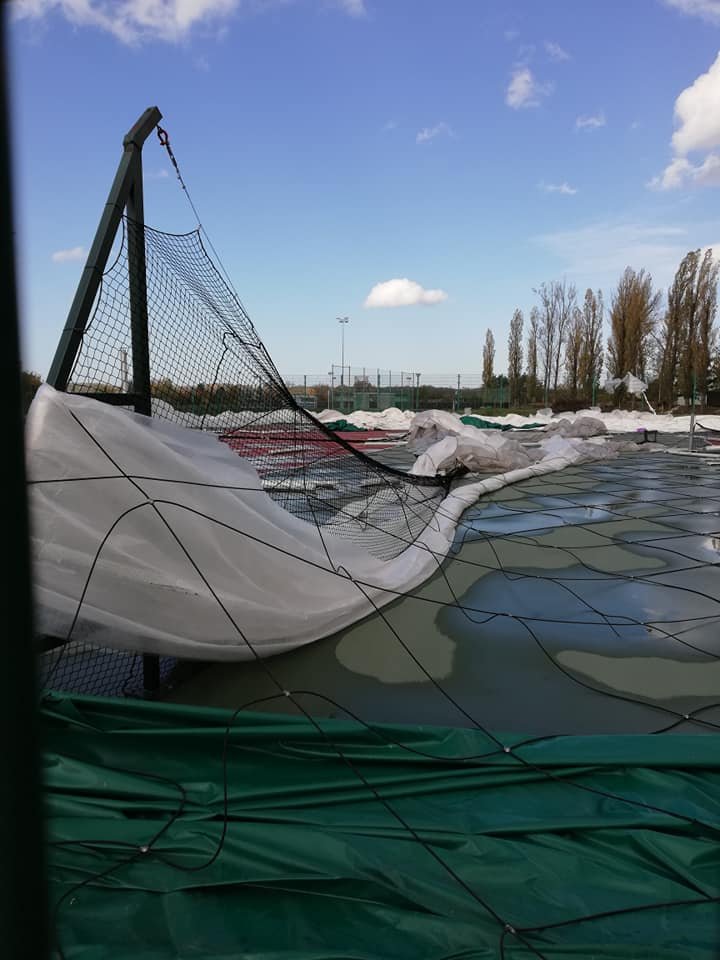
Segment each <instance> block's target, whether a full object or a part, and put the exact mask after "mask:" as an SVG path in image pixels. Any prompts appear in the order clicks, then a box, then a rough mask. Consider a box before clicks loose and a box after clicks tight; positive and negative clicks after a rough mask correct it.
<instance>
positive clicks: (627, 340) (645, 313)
mask: <svg viewBox="0 0 720 960" xmlns="http://www.w3.org/2000/svg"><path fill="white" fill-rule="evenodd" d="M661 296H662V294H661V292H660V290H654V289H653V282H652V277H651V276H650V274H649V273H646V272H645V270H640V271H639V272H637V273H636V272H635V270H633V269H632V267H626V268H625V272H624V273H623V275H622V276H621V277H620V280H619V281H618V285H617V289H616V290H615V293H614V294H613V298H612V305H611V307H610V338H609V339H608V357H607V359H608V368H609V371H610V375H611V376H612V377H624V376H625V374H626V373H634V374H635V375H636V376H638V377H640V378H642V379H644V378H645V375H646V366H647V362H648V359H649V354H650V349H649V343H650V338H651V336H652V334H653V329H654V327H655V323H656V319H657V310H658V306H659V304H660V298H661Z"/></svg>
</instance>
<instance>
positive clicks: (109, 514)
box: [26, 386, 652, 660]
mask: <svg viewBox="0 0 720 960" xmlns="http://www.w3.org/2000/svg"><path fill="white" fill-rule="evenodd" d="M470 429H473V430H474V428H470ZM475 433H476V434H478V438H476V439H478V440H479V443H481V444H482V445H483V448H484V452H485V454H486V455H487V456H488V457H493V458H495V459H494V460H493V463H494V464H496V465H497V468H498V469H502V466H501V464H518V463H520V458H519V453H518V449H517V447H518V446H519V445H516V441H514V440H511V439H510V438H507V437H503V436H502V434H500V433H499V432H492V437H491V436H490V435H489V433H483V432H481V431H477V430H475ZM449 439H450V444H451V445H452V444H454V454H452V456H453V457H454V456H455V455H456V454H458V455H459V456H460V457H461V458H463V459H461V461H460V462H462V463H464V464H466V463H472V462H473V457H476V456H478V455H479V447H478V446H477V445H473V443H470V442H469V441H468V440H467V438H466V437H464V436H463V437H461V438H457V437H456V438H449ZM442 442H445V441H442ZM26 445H27V461H28V475H29V479H30V506H31V515H32V527H31V529H32V541H33V555H34V556H33V567H34V570H33V577H34V587H35V599H36V608H37V620H36V627H37V629H38V632H40V633H44V634H49V635H50V636H54V637H58V638H60V639H61V640H63V639H68V638H69V639H80V640H85V641H89V642H91V643H94V644H97V645H99V646H106V647H111V648H116V649H121V650H133V651H140V652H144V653H157V654H161V655H165V656H175V657H183V658H198V659H207V660H249V659H253V658H254V657H267V656H272V655H274V654H277V653H282V652H284V651H287V650H291V649H293V648H295V647H298V646H301V645H302V644H306V643H310V642H311V641H313V640H316V639H319V638H321V637H325V636H329V635H331V634H333V633H336V632H337V631H338V630H341V629H343V628H344V627H346V626H349V625H350V624H351V623H354V622H355V621H357V620H360V619H362V618H363V617H366V616H368V615H369V614H371V613H373V612H374V611H375V610H376V609H377V608H378V607H382V606H383V605H385V604H387V603H389V602H390V601H392V600H394V599H396V598H397V596H398V594H401V593H404V592H407V591H411V590H413V589H414V588H416V587H417V586H419V585H420V584H421V583H422V582H423V581H424V580H426V579H427V578H428V577H429V576H430V575H431V574H433V573H435V572H436V571H437V568H438V562H439V561H441V560H442V559H443V558H444V557H445V555H446V554H447V552H448V550H449V548H450V545H451V543H452V541H453V538H454V534H455V528H456V525H457V522H458V520H459V518H460V516H461V514H462V513H463V511H464V510H465V509H466V508H467V507H468V506H470V505H471V504H473V503H475V502H476V500H477V499H478V497H480V496H482V495H483V494H485V493H489V492H491V491H494V490H499V489H500V488H501V487H504V486H505V485H507V484H508V483H513V482H515V481H517V480H522V479H526V478H528V477H532V476H538V475H541V474H545V473H550V472H553V471H555V470H560V469H562V468H563V467H564V466H567V465H568V464H569V463H572V462H577V461H578V459H579V458H581V457H592V456H597V457H598V458H600V457H604V456H608V455H610V451H609V450H605V449H603V446H602V441H600V444H598V443H597V441H592V440H590V441H582V440H572V439H567V438H562V437H557V436H556V437H549V438H547V439H546V441H545V443H544V447H543V454H544V455H543V459H542V460H541V461H540V462H538V463H530V462H528V461H529V459H530V457H531V456H532V453H528V452H527V451H525V450H521V451H520V452H522V453H523V455H524V456H525V457H526V460H525V465H523V466H516V467H514V468H508V469H505V470H504V472H495V473H494V475H493V476H489V477H485V478H482V479H477V480H471V481H470V482H468V481H467V480H464V481H462V482H459V483H456V484H454V485H453V486H452V488H451V490H450V492H449V493H448V494H447V496H446V497H445V498H444V499H443V500H442V502H441V504H440V507H439V509H438V510H437V511H436V512H435V514H434V516H433V518H432V520H431V522H430V523H429V524H428V526H427V527H426V529H425V531H424V532H423V533H422V534H421V536H420V537H418V538H417V539H416V540H414V541H413V542H410V541H409V542H408V545H407V547H406V549H405V550H403V551H402V553H400V554H399V555H398V556H397V557H395V558H393V559H391V560H386V561H383V560H379V559H378V558H377V557H375V556H373V555H372V554H371V553H370V552H369V551H367V550H366V549H364V547H363V545H362V536H361V533H362V531H363V530H365V529H366V530H368V531H369V535H371V536H374V535H375V531H376V530H377V528H378V527H380V526H381V525H382V522H383V511H384V510H385V509H386V501H385V500H384V499H383V498H382V497H380V498H378V502H377V506H376V507H374V506H373V504H372V501H371V504H370V507H369V509H368V511H367V512H366V513H364V514H363V517H362V520H361V521H358V522H357V524H356V526H357V530H356V529H355V527H353V539H352V540H350V539H348V538H346V537H345V536H340V535H338V534H336V533H332V532H330V531H329V530H328V529H325V528H322V527H317V526H316V525H315V524H311V523H307V522H305V521H304V520H301V519H299V518H297V517H295V516H293V515H292V514H290V513H288V512H287V511H286V510H284V509H283V508H282V507H281V506H280V505H279V504H278V503H276V502H275V501H274V500H272V499H271V497H270V496H269V495H268V494H267V493H266V492H265V491H264V489H263V488H262V484H261V483H260V480H259V477H258V475H257V473H256V471H255V470H254V469H253V467H252V466H251V465H250V464H249V463H248V462H247V461H244V460H243V459H242V458H241V457H239V456H237V455H236V454H235V453H234V452H233V451H231V450H230V449H229V448H228V447H227V446H226V445H224V444H222V443H220V442H219V441H218V440H217V437H216V436H214V435H211V434H208V433H205V432H203V431H200V430H190V429H186V428H183V427H179V426H176V425H174V424H171V423H168V422H166V421H163V420H161V419H155V418H148V417H143V416H139V415H137V414H133V413H130V412H128V411H126V410H123V409H121V408H117V407H113V406H110V405H108V404H104V403H101V402H99V401H96V400H90V399H88V398H86V397H80V396H73V395H72V394H64V393H58V392H56V391H55V390H53V389H52V388H51V387H48V386H43V387H41V388H40V390H39V391H38V393H37V395H36V397H35V400H34V401H33V404H32V406H31V409H30V412H29V414H28V419H27V423H26ZM651 446H652V445H645V447H644V449H649V448H650V447H651ZM588 448H591V449H588ZM640 449H643V448H642V447H641V448H640ZM428 454H432V449H431V450H429V451H428ZM503 458H504V459H503ZM478 462H479V461H478ZM487 462H488V463H489V462H490V460H488V461H487ZM408 495H409V497H410V499H411V500H412V499H413V498H416V499H417V502H418V503H421V502H422V501H423V500H424V499H425V498H426V496H427V488H425V487H418V488H415V489H412V490H410V491H409V493H408ZM408 506H409V507H410V509H412V507H413V504H412V502H410V503H409V504H408ZM374 511H375V512H374ZM353 522H354V521H353V520H352V518H351V519H349V520H348V524H352V523H353ZM346 532H347V531H346Z"/></svg>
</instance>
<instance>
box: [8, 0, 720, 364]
mask: <svg viewBox="0 0 720 960" xmlns="http://www.w3.org/2000/svg"><path fill="white" fill-rule="evenodd" d="M11 7H13V8H14V9H13V13H12V16H11V24H10V30H9V35H10V54H11V80H12V85H13V86H12V96H13V103H12V106H13V119H14V159H15V186H16V218H17V237H18V260H19V267H20V278H21V307H22V316H23V331H24V349H25V366H26V367H29V368H32V369H35V370H37V371H39V372H40V373H42V374H43V375H44V374H45V373H46V372H47V369H48V366H49V363H50V360H51V358H52V355H53V352H54V349H55V345H56V342H57V339H58V336H59V333H60V330H61V329H62V326H63V323H64V320H65V315H66V313H67V308H68V306H69V304H70V301H71V299H72V295H73V293H74V290H75V286H76V284H77V281H78V277H79V275H80V273H81V270H82V266H83V260H82V251H83V250H87V248H88V246H89V244H90V242H91V240H92V237H93V234H94V231H95V227H96V224H97V221H98V218H99V216H100V213H101V209H102V206H103V204H104V202H105V198H106V195H107V191H108V188H109V185H110V182H111V180H112V177H113V174H114V171H115V167H116V165H117V162H118V159H119V155H120V144H121V141H122V137H123V135H124V133H125V132H126V130H127V129H128V128H129V127H130V126H131V125H132V123H133V122H134V120H135V119H136V118H137V116H139V115H140V113H141V112H142V111H143V109H144V108H145V107H146V106H149V105H152V104H156V105H157V106H159V108H160V110H161V111H162V112H163V114H164V121H163V125H164V126H165V127H166V128H167V130H168V131H169V133H170V137H171V140H172V144H173V147H174V149H175V152H176V155H177V157H178V160H179V162H180V165H181V168H182V171H183V174H184V176H185V179H186V181H187V183H188V186H189V188H190V191H191V194H192V196H193V199H194V200H195V203H196V205H197V207H198V208H199V211H200V214H201V216H202V220H203V223H204V225H205V227H206V229H207V230H208V232H209V234H210V236H211V238H212V240H213V243H214V244H215V246H216V248H217V249H218V251H219V252H220V255H221V257H222V259H223V262H224V264H225V266H226V268H227V270H228V272H229V273H230V275H231V276H232V278H233V282H234V284H235V286H236V288H237V289H238V291H239V293H240V295H241V296H242V298H243V301H244V303H245V305H246V307H247V308H248V311H249V312H250V314H251V316H252V317H253V320H254V322H255V324H256V326H257V327H258V329H259V331H260V333H261V335H262V336H263V338H264V339H265V342H266V344H267V346H268V348H269V350H270V352H271V354H272V356H273V357H274V359H275V362H276V364H277V366H278V367H279V369H280V370H281V372H283V373H285V374H291V373H308V374H314V373H325V372H326V371H327V370H328V369H329V364H330V363H331V362H339V356H340V336H339V328H338V324H337V321H336V317H337V316H338V315H348V316H350V318H351V322H350V324H349V326H348V330H347V338H346V362H348V361H350V362H352V363H353V365H358V366H363V365H367V366H368V367H378V366H379V367H383V368H388V367H391V368H393V369H396V370H400V369H404V370H420V371H423V372H443V373H455V372H460V373H470V372H477V371H479V370H480V368H481V363H482V359H481V358H482V345H483V341H484V336H485V330H486V329H487V328H488V327H491V328H492V329H493V331H494V333H495V338H496V341H497V345H498V350H497V360H496V367H497V368H500V369H502V368H503V367H504V364H505V362H506V343H505V341H506V339H507V329H508V325H509V321H510V318H511V316H512V312H513V310H514V308H515V307H520V308H521V309H523V310H524V311H525V313H526V315H527V311H528V310H529V308H530V306H531V305H532V304H533V302H534V296H533V287H536V286H537V285H538V284H539V283H541V282H542V281H549V280H552V279H561V278H563V277H566V278H567V279H568V280H569V281H572V282H574V283H576V284H577V286H578V288H579V290H580V291H581V292H583V291H584V290H585V288H586V287H587V286H588V285H590V286H593V287H595V288H597V287H601V288H602V289H603V290H604V291H606V293H607V295H608V297H609V293H610V291H611V288H612V286H613V284H614V283H615V281H616V280H617V278H618V276H619V274H620V273H621V271H622V270H623V269H624V267H625V266H627V265H629V266H633V267H636V268H640V267H645V268H647V269H649V270H650V271H651V272H652V273H653V276H654V278H655V279H656V282H657V284H658V285H659V286H661V287H663V288H666V287H667V284H668V283H669V281H670V280H671V279H672V275H673V272H674V270H675V268H676V266H677V264H678V262H679V260H680V259H681V257H682V256H683V255H684V254H685V253H686V252H687V251H688V250H689V249H692V248H695V247H701V246H710V245H712V246H717V248H718V250H719V251H720V202H719V201H720V159H719V158H718V155H719V154H720V61H718V63H717V65H716V59H717V58H718V52H719V51H720V0H594V2H590V0H587V2H577V0H546V2H542V3H540V2H537V0H443V2H439V0H244V2H243V0H114V2H109V0H108V2H106V0H15V2H14V3H13V4H11ZM144 162H145V171H146V176H147V179H146V201H145V203H146V220H147V222H148V223H150V224H152V225H153V226H156V227H158V228H161V229H167V230H173V231H181V230H187V229H192V228H193V227H194V226H195V225H196V224H195V220H194V218H193V215H192V213H191V211H190V210H189V208H188V206H187V204H186V202H185V200H184V197H183V195H182V193H181V191H180V189H179V186H178V183H177V181H176V180H175V178H174V176H173V175H172V174H171V171H170V167H169V164H168V162H167V158H166V156H165V155H164V154H163V153H162V151H161V150H160V147H159V145H158V144H157V142H156V141H155V140H154V139H152V140H150V141H148V144H147V146H146V148H145V154H144ZM405 279H407V280H409V281H411V282H410V283H409V284H404V283H395V284H391V285H389V286H381V287H378V285H379V284H385V283H386V282H387V281H392V280H395V281H402V280H405ZM373 288H376V289H375V290H374V291H373ZM371 291H373V293H372V296H370V295H371ZM369 296H370V303H371V304H378V305H375V306H366V305H365V304H366V301H367V300H368V297H369ZM423 300H425V301H427V302H422V301H423ZM408 301H409V303H408ZM392 304H398V305H392Z"/></svg>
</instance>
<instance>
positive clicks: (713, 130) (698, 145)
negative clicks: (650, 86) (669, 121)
mask: <svg viewBox="0 0 720 960" xmlns="http://www.w3.org/2000/svg"><path fill="white" fill-rule="evenodd" d="M675 119H676V120H677V122H678V123H679V127H678V129H677V130H676V131H675V133H674V134H673V138H672V146H673V150H674V152H675V153H676V154H678V155H679V156H685V155H686V154H688V153H690V152H691V151H692V150H711V149H712V148H713V147H716V146H718V144H720V53H719V54H718V55H717V58H716V60H715V62H714V63H713V64H712V66H711V67H710V69H709V70H708V71H707V73H702V74H700V76H699V77H698V78H697V80H695V82H694V83H692V84H691V85H690V86H689V87H687V88H686V89H685V90H683V92H682V93H681V94H680V96H679V97H678V98H677V100H676V101H675Z"/></svg>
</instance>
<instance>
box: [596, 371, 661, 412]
mask: <svg viewBox="0 0 720 960" xmlns="http://www.w3.org/2000/svg"><path fill="white" fill-rule="evenodd" d="M622 386H624V387H625V389H626V390H627V392H628V393H632V394H633V396H636V397H642V398H643V400H644V401H645V403H646V404H647V406H648V409H649V410H650V412H651V413H655V411H654V410H653V408H652V407H651V406H650V401H649V400H648V398H647V396H646V393H645V391H646V390H647V388H648V385H647V384H646V383H644V382H643V381H642V380H641V379H640V378H639V377H636V376H635V374H633V373H626V374H625V376H624V377H621V378H616V379H611V380H606V381H605V383H604V384H603V390H607V391H608V392H612V391H613V390H617V388H618V387H622Z"/></svg>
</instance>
